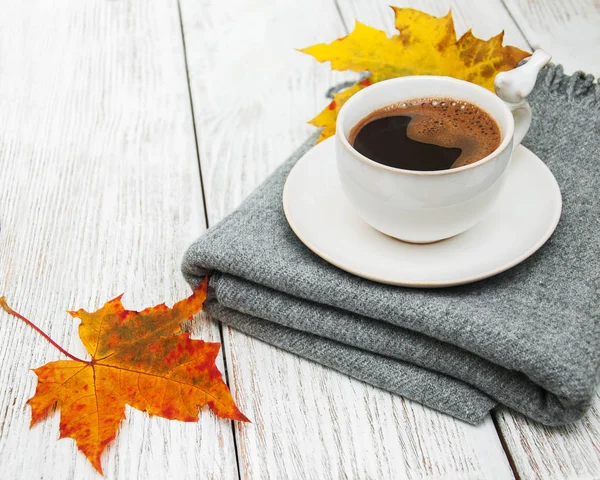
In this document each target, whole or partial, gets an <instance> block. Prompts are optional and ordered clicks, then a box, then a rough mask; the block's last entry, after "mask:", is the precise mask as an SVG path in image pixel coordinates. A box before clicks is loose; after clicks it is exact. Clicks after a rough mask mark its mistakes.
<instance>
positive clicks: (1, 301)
mask: <svg viewBox="0 0 600 480" xmlns="http://www.w3.org/2000/svg"><path fill="white" fill-rule="evenodd" d="M0 307H2V308H3V309H4V311H6V312H7V313H10V314H11V315H14V316H15V317H17V318H20V319H21V320H23V321H24V322H25V323H26V324H27V325H29V326H30V327H31V328H33V329H34V330H35V331H36V332H38V333H39V334H40V335H41V336H42V337H44V338H45V339H46V340H48V341H49V342H50V343H51V344H52V345H53V346H54V348H56V349H57V350H58V351H60V352H61V353H62V354H64V355H66V356H67V357H69V358H70V359H71V360H75V361H76V362H81V363H90V362H88V361H87V360H82V359H81V358H78V357H76V356H75V355H71V354H70V353H69V352H67V351H66V350H65V349H64V348H62V347H61V346H60V345H59V344H58V343H56V342H55V341H54V340H52V339H51V338H50V337H49V336H48V334H47V333H46V332H44V331H43V330H41V329H40V328H39V327H38V326H37V325H36V324H35V323H33V322H32V321H31V320H28V319H27V318H25V317H24V316H23V315H21V314H20V313H18V312H15V311H14V310H13V309H12V308H10V307H9V306H8V304H7V303H6V298H4V297H0Z"/></svg>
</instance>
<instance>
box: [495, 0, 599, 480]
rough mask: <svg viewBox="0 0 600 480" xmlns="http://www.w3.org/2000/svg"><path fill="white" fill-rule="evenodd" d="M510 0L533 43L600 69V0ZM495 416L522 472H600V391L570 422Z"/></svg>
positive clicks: (571, 67)
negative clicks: (581, 415) (549, 423)
mask: <svg viewBox="0 0 600 480" xmlns="http://www.w3.org/2000/svg"><path fill="white" fill-rule="evenodd" d="M505 4H506V6H507V8H508V9H509V10H510V12H511V14H512V16H513V18H514V19H515V20H516V21H517V22H518V23H519V27H520V28H521V30H522V32H523V33H524V35H525V37H526V38H527V40H528V41H529V43H530V44H531V45H532V47H534V48H538V47H540V48H544V49H546V50H547V51H548V52H550V53H552V55H553V61H554V62H556V63H560V64H562V65H563V66H564V67H565V71H566V72H567V73H572V72H574V71H576V70H580V69H582V70H586V71H587V72H589V73H593V74H596V75H598V74H600V53H599V52H598V51H597V48H596V45H598V43H599V41H600V29H598V25H600V4H599V3H598V2H597V1H589V0H575V1H570V2H558V1H552V0H547V1H544V2H539V1H533V2H525V1H522V0H519V1H517V0H505ZM495 420H496V422H497V425H498V427H499V429H500V431H501V434H502V436H503V438H504V443H505V445H506V447H507V448H508V451H509V452H510V456H511V457H512V460H513V463H514V466H515V468H516V470H517V472H518V474H519V476H520V477H521V478H523V479H529V478H554V479H575V478H581V479H583V478H586V479H588V478H600V477H599V474H598V472H600V450H599V448H598V439H600V396H599V395H598V394H596V396H595V397H594V401H593V404H592V407H591V409H590V411H589V412H588V414H587V415H586V416H585V417H584V418H583V419H582V420H581V421H579V422H576V423H574V424H571V425H567V426H564V427H557V428H552V427H545V426H543V425H539V424H536V423H535V422H532V421H530V420H528V419H526V418H525V417H523V416H521V415H518V414H514V413H511V412H508V411H506V410H503V411H500V412H498V413H497V414H496V415H495Z"/></svg>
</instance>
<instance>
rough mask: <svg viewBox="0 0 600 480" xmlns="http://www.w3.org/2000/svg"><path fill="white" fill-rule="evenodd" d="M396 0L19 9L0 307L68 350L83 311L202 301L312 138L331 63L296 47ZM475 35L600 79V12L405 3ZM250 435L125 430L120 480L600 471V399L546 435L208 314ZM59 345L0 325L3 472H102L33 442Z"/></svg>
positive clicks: (130, 422) (569, 0)
mask: <svg viewBox="0 0 600 480" xmlns="http://www.w3.org/2000/svg"><path fill="white" fill-rule="evenodd" d="M387 3H388V1H386V0H368V1H367V0H337V1H336V0H278V1H276V2H275V1H268V0H228V1H223V0H180V1H179V2H178V1H177V0H53V1H52V0H19V1H8V0H7V1H4V2H2V9H1V11H2V14H1V15H0V227H1V231H0V294H5V295H6V297H7V298H8V300H9V302H10V304H11V306H13V307H14V308H15V309H16V310H18V311H21V312H22V313H24V314H27V315H28V316H29V317H30V318H32V319H34V320H35V321H36V322H37V323H38V324H39V325H40V326H41V327H42V328H43V329H44V330H46V331H47V332H48V333H49V334H50V335H51V336H52V337H53V338H54V339H56V340H57V341H58V342H59V343H61V344H62V345H64V346H66V347H67V348H68V349H69V350H70V351H71V352H72V353H74V354H76V355H83V354H84V350H83V347H82V345H81V343H80V341H79V339H78V336H77V329H76V323H75V322H73V321H72V319H71V318H70V317H69V316H68V315H66V314H65V313H64V312H65V310H66V309H72V308H79V307H82V308H86V309H95V308H97V307H99V306H100V305H101V304H102V303H103V302H104V301H106V300H108V299H110V298H113V297H114V296H115V295H117V294H119V293H121V292H126V295H125V297H124V302H125V305H126V306H128V307H130V308H136V309H140V308H143V307H145V306H149V305H154V304H155V303H159V302H161V301H163V300H164V301H166V302H167V303H170V304H172V303H173V302H174V301H176V300H178V299H180V298H183V297H184V296H186V295H187V294H188V292H189V290H188V287H187V285H186V284H185V282H184V280H183V278H182V276H181V274H180V271H179V265H180V260H181V256H182V254H183V252H184V250H185V249H186V247H187V246H188V245H189V243H190V242H191V241H192V240H194V239H195V238H196V237H198V236H199V235H200V234H201V233H202V232H203V231H204V230H205V229H206V228H207V226H208V225H214V224H215V223H216V222H218V221H219V220H220V219H221V218H223V217H224V216H225V215H227V213H229V212H231V211H232V210H233V209H234V208H235V207H236V206H237V205H238V204H239V203H240V202H241V201H242V199H243V198H244V197H245V196H246V195H247V194H248V193H250V192H251V191H252V190H253V189H254V188H255V187H256V186H257V185H258V184H259V183H260V182H261V181H262V180H263V179H264V178H265V177H266V176H267V175H268V174H269V173H270V172H271V171H272V170H273V169H274V168H275V167H276V166H277V165H278V163H280V162H281V161H282V160H283V159H284V158H285V157H286V156H287V155H288V154H289V153H291V152H292V151H293V150H294V149H295V147H297V146H298V145H300V144H301V143H302V141H303V140H304V139H305V137H307V135H308V134H309V133H310V132H311V131H313V129H312V127H310V126H308V125H307V124H306V123H305V122H306V121H307V120H308V119H310V118H311V117H312V116H314V115H315V114H316V113H317V112H319V111H320V109H321V108H323V107H324V106H325V105H326V104H327V102H328V101H329V100H328V99H327V98H326V97H325V92H326V91H327V89H328V88H329V87H330V86H331V85H334V84H336V83H338V82H340V81H343V80H348V79H353V78H356V75H354V74H340V73H334V72H331V71H330V69H329V67H328V66H327V65H322V64H318V63H317V62H315V61H314V60H312V59H311V58H309V57H308V56H306V55H302V54H300V53H298V52H296V51H295V50H294V48H297V47H303V46H307V45H311V44H313V43H318V42H322V41H330V40H332V39H334V38H337V37H340V36H342V35H344V34H345V33H347V32H348V31H349V30H351V29H352V28H353V22H354V19H355V18H358V19H360V20H361V21H363V22H365V23H368V24H371V25H373V26H377V27H380V28H384V29H385V30H386V31H388V32H390V33H391V32H392V31H393V16H392V14H391V11H390V10H389V9H388V8H387V6H386V4H387ZM394 3H395V4H397V5H399V6H412V7H416V8H419V9H421V10H425V11H428V12H430V13H434V14H436V15H440V14H444V13H446V12H447V10H448V7H449V6H451V7H452V9H453V12H454V17H455V19H456V27H457V30H458V33H459V34H461V33H463V32H464V31H465V30H466V29H467V28H469V27H473V30H474V33H475V34H476V35H478V36H480V37H484V38H487V37H489V36H491V35H493V34H496V33H498V32H499V31H500V30H501V29H504V30H505V31H506V36H505V41H506V42H507V43H510V44H513V45H516V46H519V47H522V48H528V49H532V48H535V47H538V46H539V47H543V48H544V49H546V50H547V51H549V52H551V53H552V54H553V55H554V59H555V61H556V62H558V63H562V64H563V65H564V66H565V69H566V71H567V72H568V73H572V72H573V71H575V70H576V69H585V70H587V71H588V72H589V73H593V74H595V75H598V74H600V49H599V48H598V46H599V45H600V3H599V2H598V0H566V1H563V0H485V1H482V0H444V1H436V0H398V1H396V2H394ZM194 331H195V334H196V335H197V336H198V337H201V338H204V339H206V340H212V341H220V342H222V343H223V349H224V355H223V358H221V359H220V362H221V363H220V368H221V369H222V370H223V369H225V370H226V372H227V380H228V382H229V385H230V387H231V390H232V392H233V395H234V397H235V399H236V401H237V402H238V404H239V406H240V407H241V409H242V410H243V411H244V412H245V413H246V414H247V415H248V416H249V417H250V418H251V419H252V420H253V423H252V424H232V423H231V422H229V421H225V420H222V419H219V418H217V417H215V416H214V415H212V414H211V413H209V412H208V411H203V412H202V414H201V416H200V417H201V418H200V420H199V421H198V423H188V424H185V423H179V422H174V421H167V420H164V419H160V418H149V417H148V416H147V415H146V414H145V413H142V412H139V411H135V410H132V409H129V408H128V409H127V420H126V421H124V422H123V424H122V428H121V430H120V432H119V433H118V436H117V439H116V441H114V442H113V443H112V444H111V445H110V446H109V448H108V449H107V451H106V453H105V454H104V456H103V465H104V469H105V472H106V477H107V478H123V479H131V478H140V479H164V478H185V479H188V478H189V479H192V478H215V479H235V478H238V477H240V478H252V479H262V478H272V479H305V478H306V479H308V478H310V479H329V478H331V479H337V478H360V479H387V478H390V479H391V478H394V479H400V478H425V477H427V478H461V479H466V478H469V479H479V478H502V479H504V478H522V479H533V478H570V479H573V478H580V479H584V478H585V479H590V478H600V419H599V416H600V401H599V400H598V397H597V398H596V402H595V404H594V406H593V408H592V410H591V411H590V413H589V414H588V415H587V416H586V417H585V418H584V419H583V420H582V421H580V422H577V423H576V424H573V425H570V426H567V427H564V428H547V427H544V426H541V425H538V424H535V423H533V422H530V421H528V420H526V419H525V418H523V417H522V416H520V415H517V414H514V413H512V412H509V411H500V412H498V413H495V414H494V415H492V416H489V417H488V418H487V419H486V420H485V422H484V423H483V424H482V425H480V426H477V427H473V426H470V425H467V424H465V423H463V422H461V421H458V420H455V419H453V418H450V417H448V416H446V415H442V414H439V413H436V412H434V411H432V410H429V409H427V408H424V407H422V406H420V405H418V404H416V403H413V402H410V401H408V400H405V399H403V398H401V397H397V396H394V395H391V394H389V393H387V392H384V391H382V390H379V389H377V388H373V387H370V386H367V385H365V384H363V383H361V382H358V381H355V380H351V379H349V378H347V377H345V376H343V375H341V374H338V373H336V372H334V371H332V370H329V369H326V368H323V367H321V366H319V365H316V364H313V363H310V362H308V361H305V360H302V359H300V358H297V357H295V356H293V355H290V354H288V353H285V352H283V351H281V350H278V349H276V348H273V347H271V346H269V345H266V344H264V343H261V342H260V341H257V340H254V339H252V338H249V337H247V336H245V335H243V334H241V333H238V332H236V331H234V330H231V329H230V328H228V327H220V326H219V325H217V324H215V323H213V322H212V321H211V320H210V319H208V318H204V317H202V318H199V319H198V320H197V321H196V322H195V323H194ZM58 358H59V353H58V352H57V351H56V350H55V349H54V348H52V347H51V346H50V345H49V344H48V343H46V341H45V340H44V339H43V338H41V337H40V336H39V335H37V334H36V333H35V332H34V331H33V330H31V329H30V328H29V327H27V326H26V325H25V324H24V323H22V322H19V321H17V320H16V319H15V318H12V317H9V316H8V315H5V314H3V313H2V314H1V315H0V478H3V479H4V478H6V479H15V478H23V479H34V478H53V479H61V480H62V479H65V478H76V479H82V478H83V479H85V478H98V475H97V474H96V473H95V471H94V470H93V469H92V467H91V465H90V464H89V463H88V461H87V460H86V459H85V458H84V456H83V455H82V454H80V453H78V452H77V450H76V447H75V444H74V442H73V441H72V440H60V441H57V438H58V415H57V414H52V415H50V416H49V418H48V420H47V421H45V422H43V423H41V424H40V425H38V426H36V427H35V428H34V429H32V430H29V426H28V424H29V421H30V411H29V409H28V408H27V407H26V406H25V402H26V400H27V399H28V398H29V397H30V396H31V395H32V393H33V392H34V389H35V375H34V374H33V373H32V372H31V371H30V370H29V369H31V368H34V367H37V366H40V365H42V364H44V363H46V362H48V361H51V360H56V359H58Z"/></svg>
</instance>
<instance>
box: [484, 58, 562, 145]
mask: <svg viewBox="0 0 600 480" xmlns="http://www.w3.org/2000/svg"><path fill="white" fill-rule="evenodd" d="M551 59H552V57H551V56H550V54H549V53H547V52H545V51H544V50H536V51H535V52H534V53H533V55H532V56H531V57H529V59H528V60H527V63H524V64H523V65H521V66H520V67H517V68H515V69H513V70H509V71H508V72H500V73H499V74H498V75H496V77H495V78H494V89H495V90H496V95H498V96H499V97H500V98H501V99H502V100H504V102H505V103H506V105H507V106H508V108H509V109H510V111H511V112H512V114H513V117H514V119H515V135H514V140H513V150H514V149H515V148H517V147H518V146H519V144H520V143H521V141H522V140H523V138H524V137H525V134H526V133H527V131H528V130H529V126H530V125H531V107H530V106H529V104H528V103H527V100H525V98H526V97H527V95H529V94H530V93H531V91H532V90H533V87H534V86H535V81H536V79H537V76H538V73H539V72H540V70H541V69H542V68H543V67H544V66H545V65H546V64H547V63H548V62H549V61H550V60H551Z"/></svg>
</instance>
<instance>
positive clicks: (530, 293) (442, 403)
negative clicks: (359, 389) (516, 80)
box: [182, 66, 600, 425]
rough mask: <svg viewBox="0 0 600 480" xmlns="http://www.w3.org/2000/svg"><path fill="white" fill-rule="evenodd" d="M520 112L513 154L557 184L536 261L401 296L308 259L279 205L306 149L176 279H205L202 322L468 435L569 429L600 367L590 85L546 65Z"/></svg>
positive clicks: (599, 91)
mask: <svg viewBox="0 0 600 480" xmlns="http://www.w3.org/2000/svg"><path fill="white" fill-rule="evenodd" d="M529 102H530V104H531V107H532V109H533V116H534V117H533V118H534V119H533V124H532V127H531V130H530V132H529V133H528V135H527V137H526V139H525V141H524V142H523V143H524V145H525V146H527V147H528V148H529V149H531V150H532V151H533V152H534V153H536V154H537V155H538V156H539V157H540V158H541V159H542V160H543V161H544V162H545V163H546V164H547V165H548V167H549V168H550V170H551V171H552V172H553V174H554V176H555V177H556V179H557V181H558V183H559V186H560V188H561V192H562V195H563V213H562V217H561V220H560V222H559V225H558V227H557V229H556V231H555V233H554V234H553V236H552V237H551V238H550V240H549V241H548V242H547V243H546V244H545V245H544V246H543V247H542V249H541V250H539V251H538V252H537V253H536V254H534V255H533V256H532V257H530V258H529V259H528V260H526V261H525V262H523V263H521V264H520V265H518V266H516V267H514V268H512V269H510V270H508V271H507V272H504V273H502V274H500V275H497V276H495V277H492V278H489V279H487V280H483V281H480V282H476V283H472V284H469V285H463V286H459V287H451V288H445V289H430V290H428V289H410V288H402V287H393V286H388V285H383V284H378V283H375V282H372V281H368V280H365V279H362V278H359V277H356V276H353V275H351V274H349V273H347V272H344V271H342V270H339V269H337V268H336V267H334V266H332V265H330V264H328V263H327V262H325V261H324V260H322V259H321V258H319V257H317V256H316V255H314V254H313V253H312V252H310V251H309V250H308V249H307V248H306V247H305V246H304V245H303V244H302V243H301V242H300V241H299V240H298V238H297V237H296V236H295V235H294V233H293V232H292V231H291V229H290V228H289V226H288V224H287V222H286V219H285V216H284V214H283V209H282V203H281V196H282V189H283V185H284V183H285V180H286V177H287V174H288V173H289V171H290V169H291V168H292V167H293V166H294V164H295V162H296V161H297V160H298V159H299V158H300V157H301V156H302V154H303V153H305V152H306V151H308V150H309V149H310V148H311V147H312V145H314V141H315V137H313V138H311V139H309V141H308V142H307V143H306V144H305V145H304V146H302V147H301V148H300V149H299V150H298V151H297V152H296V153H295V154H294V155H293V156H292V157H291V158H290V159H288V160H287V161H286V162H285V163H284V164H283V165H282V166H281V167H280V168H279V169H278V170H277V171H275V172H274V173H273V174H272V175H271V176H270V177H269V178H268V179H267V180H266V181H265V182H264V183H263V184H262V185H261V186H260V187H259V188H258V189H257V190H256V191H255V192H254V193H253V194H252V195H251V196H250V197H249V198H248V199H247V200H246V201H245V202H244V203H243V204H242V205H241V206H240V207H239V208H238V209H237V210H236V211H235V212H233V213H232V214H231V215H229V216H228V217H227V218H225V219H224V220H223V221H222V222H220V223H219V224H217V225H216V226H214V227H212V228H210V229H209V230H208V231H207V232H206V233H205V234H204V235H203V236H202V237H201V238H200V239H198V240H197V241H196V242H195V243H194V244H193V245H192V246H191V247H190V248H189V249H188V251H187V252H186V254H185V257H184V260H183V266H182V269H183V273H184V276H185V278H186V279H187V281H188V282H189V283H190V285H192V286H193V287H195V286H196V285H197V284H198V283H199V282H200V281H201V280H202V278H203V277H204V276H205V275H207V274H210V275H211V279H210V283H209V296H208V299H207V301H206V303H205V310H206V311H207V312H208V313H209V314H211V315H212V316H213V318H215V319H217V320H220V321H222V322H224V323H227V324H229V325H231V326H233V327H234V328H236V329H238V330H240V331H242V332H245V333H247V334H248V335H252V336H254V337H257V338H259V339H261V340H263V341H265V342H268V343H270V344H273V345H276V346H278V347H280V348H283V349H285V350H288V351H290V352H293V353H295V354H297V355H300V356H302V357H305V358H307V359H310V360H313V361H315V362H319V363H321V364H323V365H326V366H328V367H330V368H333V369H336V370H338V371H340V372H343V373H345V374H347V375H350V376H352V377H354V378H357V379H360V380H362V381H364V382H367V383H369V384H371V385H375V386H377V387H381V388H383V389H386V390H388V391H391V392H394V393H396V394H398V395H403V396H405V397H406V398H410V399H412V400H415V401H418V402H420V403H422V404H424V405H427V406H429V407H431V408H434V409H437V410H439V411H442V412H445V413H448V414H450V415H453V416H455V417H457V418H460V419H463V420H466V421H468V422H471V423H478V422H480V421H481V420H482V419H483V418H484V417H485V416H486V415H487V413H488V412H489V411H490V410H491V409H493V408H495V407H496V406H497V405H500V404H502V405H505V406H508V407H510V408H512V409H514V410H517V411H519V412H521V413H523V414H524V415H526V416H528V417H530V418H532V419H535V420H537V421H539V422H542V423H545V424H548V425H558V424H564V423H568V422H571V421H574V420H576V419H578V418H580V417H581V416H582V415H583V414H584V413H585V411H586V409H587V408H588V406H589V404H590V403H591V400H592V397H593V394H594V390H595V385H596V383H597V377H598V367H599V365H600V341H599V340H600V328H599V321H598V320H599V315H600V308H599V307H600V302H599V297H598V293H599V286H600V258H599V255H598V253H599V247H600V215H599V213H600V210H599V206H600V168H598V165H597V162H598V158H597V157H598V152H599V151H600V86H599V85H598V84H597V83H595V82H594V79H593V77H592V76H590V75H588V76H586V75H584V74H582V73H577V74H575V75H573V76H566V75H564V74H563V72H562V69H561V67H559V66H549V67H547V68H545V69H544V70H543V71H542V72H541V74H540V76H539V78H538V82H537V84H536V88H535V89H534V91H533V92H532V94H531V95H530V97H529ZM532 181H535V179H532ZM264 368H270V367H269V365H265V366H264Z"/></svg>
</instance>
